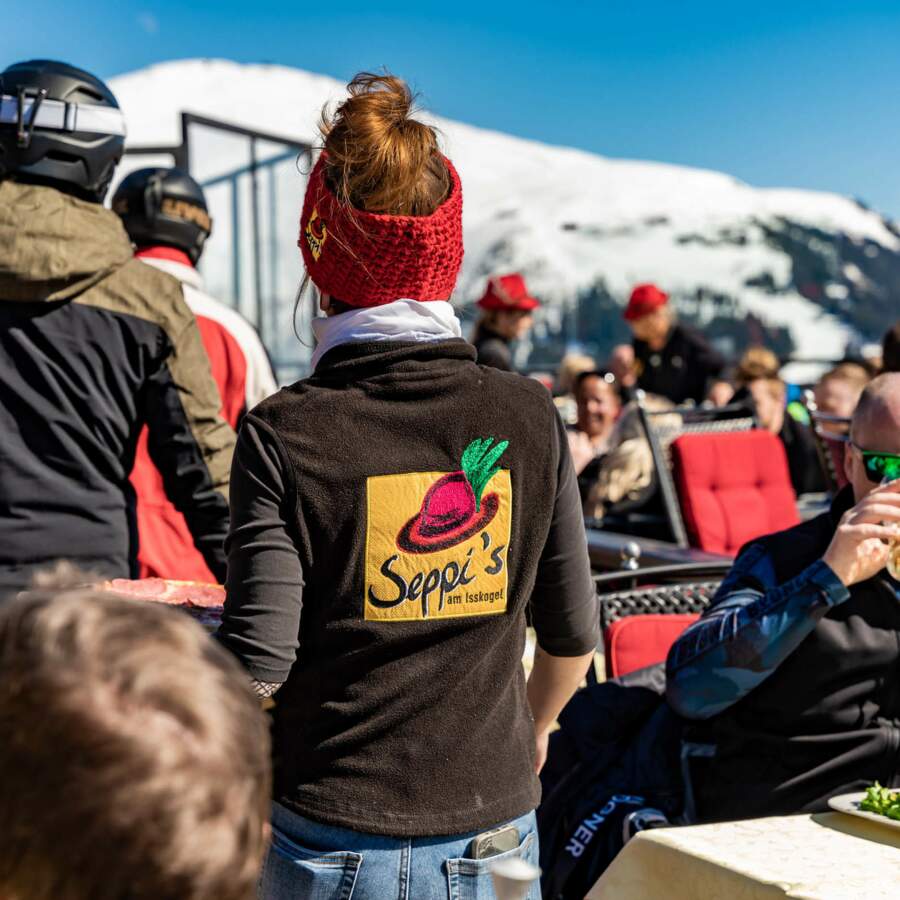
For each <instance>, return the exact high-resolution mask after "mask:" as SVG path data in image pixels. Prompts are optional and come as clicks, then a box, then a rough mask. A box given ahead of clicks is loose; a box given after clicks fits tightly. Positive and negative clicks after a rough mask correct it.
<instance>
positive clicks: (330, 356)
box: [311, 338, 476, 380]
mask: <svg viewBox="0 0 900 900" xmlns="http://www.w3.org/2000/svg"><path fill="white" fill-rule="evenodd" d="M475 357H476V352H475V348H474V347H473V346H472V345H471V344H470V343H469V342H468V341H466V340H463V339H462V338H451V339H450V340H446V341H415V342H409V341H397V342H394V341H372V342H363V341H360V342H354V343H350V344H341V345H340V346H338V347H335V348H334V349H332V350H329V351H328V352H327V353H326V354H325V355H324V356H323V357H322V358H321V359H320V360H319V364H318V365H317V366H316V370H315V372H314V373H313V375H312V376H311V377H312V379H314V380H317V379H319V378H326V379H331V378H346V379H348V380H351V379H357V378H360V377H364V376H366V375H379V374H382V373H389V372H391V371H403V370H412V369H415V368H417V367H419V366H420V365H421V364H423V363H426V364H430V365H435V364H437V365H440V364H441V363H442V362H447V361H449V362H472V363H474V362H475Z"/></svg>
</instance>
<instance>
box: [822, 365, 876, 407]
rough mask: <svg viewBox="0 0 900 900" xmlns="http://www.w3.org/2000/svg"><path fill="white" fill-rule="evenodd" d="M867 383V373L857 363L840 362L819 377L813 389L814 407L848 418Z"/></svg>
mask: <svg viewBox="0 0 900 900" xmlns="http://www.w3.org/2000/svg"><path fill="white" fill-rule="evenodd" d="M868 383H869V373H868V372H867V371H866V370H865V368H864V367H863V366H861V365H859V363H852V362H845V363H841V364H840V365H838V366H835V368H833V369H832V370H831V371H830V372H826V373H825V374H824V375H823V376H822V377H821V379H819V383H818V384H817V385H816V387H815V390H814V394H815V398H816V408H817V409H818V411H819V412H823V413H827V414H828V415H830V416H840V417H841V418H842V419H849V418H850V417H851V416H852V415H853V410H854V409H856V404H857V403H858V402H859V396H860V394H862V392H863V388H864V387H865V386H866V385H867V384H868Z"/></svg>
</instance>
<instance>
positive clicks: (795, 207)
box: [112, 60, 900, 357]
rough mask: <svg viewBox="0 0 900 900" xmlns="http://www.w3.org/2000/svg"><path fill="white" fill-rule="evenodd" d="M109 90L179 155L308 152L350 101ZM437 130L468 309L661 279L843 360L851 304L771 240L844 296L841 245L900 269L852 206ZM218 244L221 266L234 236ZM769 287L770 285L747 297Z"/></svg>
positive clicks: (321, 92) (292, 80) (195, 84)
mask: <svg viewBox="0 0 900 900" xmlns="http://www.w3.org/2000/svg"><path fill="white" fill-rule="evenodd" d="M112 88H113V90H114V91H115V93H116V95H117V97H118V99H119V101H120V103H121V105H122V108H123V109H124V111H125V114H126V117H127V120H128V127H129V135H128V140H129V143H130V145H132V146H134V145H151V144H160V143H169V142H177V141H178V140H179V120H178V114H179V113H180V112H181V111H190V112H194V113H199V114H202V115H206V116H210V117H214V118H217V119H223V120H226V121H229V122H233V123H236V124H240V125H244V126H247V127H251V128H255V129H259V130H262V131H266V132H270V133H274V134H279V135H283V136H286V137H292V138H294V139H300V140H304V141H312V140H313V139H314V137H315V123H316V120H317V116H318V114H319V111H320V110H321V108H322V105H323V104H324V103H326V102H329V101H334V100H337V99H339V98H341V97H342V96H343V93H344V86H343V85H342V84H341V83H339V82H337V81H335V80H333V79H330V78H326V77H322V76H318V75H313V74H310V73H307V72H303V71H300V70H297V69H290V68H285V67H278V66H257V65H240V64H237V63H232V62H227V61H221V60H186V61H180V62H171V63H164V64H160V65H156V66H152V67H150V68H147V69H143V70H140V71H137V72H133V73H130V74H127V75H123V76H120V77H118V78H115V79H113V81H112ZM433 121H434V123H435V124H436V125H437V126H438V128H439V129H440V131H441V133H442V135H443V137H444V147H445V150H446V152H447V154H448V155H449V156H451V157H452V159H453V160H454V163H455V164H456V166H457V168H458V169H459V172H460V175H461V177H462V181H463V191H464V226H465V240H466V257H465V263H464V268H463V274H462V277H461V279H460V282H459V287H458V290H457V294H456V299H457V300H458V301H460V302H465V301H469V300H472V299H474V298H475V297H476V296H477V295H478V293H479V291H480V290H481V287H482V285H483V281H484V278H485V276H486V275H488V274H489V273H491V272H494V271H497V270H508V269H519V270H521V271H523V272H524V273H525V274H526V276H527V277H528V280H529V283H530V284H531V285H532V286H533V289H534V290H535V292H536V293H537V294H538V295H539V296H541V297H542V298H544V299H545V300H547V301H549V304H550V306H551V307H555V308H556V309H557V310H558V309H559V308H560V307H561V306H562V305H563V304H566V303H570V302H572V301H573V299H574V297H575V296H576V295H577V294H578V293H579V292H580V291H583V290H585V289H588V288H590V287H591V286H593V285H594V284H595V283H596V282H597V281H598V279H602V280H603V282H605V285H606V287H607V288H608V289H609V291H610V292H611V293H612V294H613V295H614V296H616V297H617V298H620V299H624V297H625V296H626V295H627V292H628V290H629V289H630V287H631V286H632V285H633V284H634V283H636V282H638V281H647V280H652V281H657V282H658V283H660V284H661V285H663V286H665V288H666V289H668V290H670V291H671V292H673V294H674V295H675V297H676V298H679V297H680V296H684V297H685V298H687V297H689V296H690V295H693V294H694V293H695V292H696V290H697V289H698V288H703V289H705V290H707V291H710V292H715V293H719V294H725V295H728V296H729V297H732V298H734V299H735V300H736V301H737V303H738V305H739V308H740V309H742V310H745V311H748V312H754V313H756V314H757V315H759V316H760V317H761V318H762V319H763V320H765V321H766V322H769V323H772V324H784V325H788V326H789V327H790V329H791V333H792V337H793V339H794V342H795V344H796V347H797V352H798V355H802V356H813V357H822V356H840V354H841V353H842V351H843V349H844V345H845V343H846V341H847V340H848V338H849V337H851V336H852V335H853V334H854V330H855V329H854V322H853V315H852V309H851V308H850V307H851V306H852V303H851V302H850V301H846V302H845V303H844V308H843V309H842V310H841V311H840V312H839V316H840V317H839V316H838V315H835V314H834V309H832V312H831V313H828V312H825V311H823V308H822V306H821V305H820V304H819V303H818V302H814V301H811V300H809V299H806V298H805V297H804V296H801V294H800V293H799V292H798V290H797V289H796V288H795V286H794V284H793V283H792V278H793V277H794V276H793V274H792V273H794V265H795V261H794V260H793V259H792V257H791V255H789V254H788V253H787V252H785V250H784V249H782V248H780V247H779V246H777V242H773V240H772V231H773V230H776V231H778V230H783V229H784V228H785V227H786V225H785V223H790V224H792V225H796V226H799V227H800V228H801V229H808V230H810V233H813V232H814V233H815V234H816V235H819V237H816V238H812V239H810V240H809V241H808V243H809V245H810V247H811V252H814V253H815V252H821V253H822V254H824V255H823V258H824V259H826V260H827V261H829V263H828V264H829V265H830V266H831V267H832V268H835V265H836V268H835V274H834V278H835V279H836V281H835V284H833V285H825V293H826V294H827V296H830V297H831V296H833V297H844V298H846V297H847V296H848V291H850V293H851V294H852V291H851V290H850V289H852V287H853V283H854V279H855V280H856V281H857V282H859V281H860V279H862V281H866V276H865V275H864V274H863V273H861V272H860V271H859V270H858V269H853V268H849V267H848V266H846V265H844V266H843V267H842V266H841V263H840V259H838V261H837V263H836V264H835V263H834V257H835V252H834V249H833V247H831V236H843V237H842V238H841V240H842V241H844V242H845V243H846V242H849V245H851V246H856V245H859V246H860V247H865V248H866V255H867V256H872V255H877V254H878V253H879V252H883V253H887V254H889V255H890V256H892V257H893V256H900V238H898V236H897V234H896V233H895V231H894V230H893V228H892V227H890V226H889V225H888V223H886V222H885V221H884V220H883V219H882V218H881V217H880V216H879V215H878V214H877V213H874V212H871V211H868V210H866V209H864V208H862V207H861V206H860V205H858V204H857V203H856V202H854V201H852V200H850V199H848V198H845V197H841V196H837V195H833V194H827V193H819V192H812V191H799V190H786V189H778V190H771V189H759V188H753V187H750V186H748V185H746V184H743V183H742V182H740V181H738V180H736V179H734V178H731V177H729V176H727V175H723V174H720V173H717V172H710V171H703V170H698V169H690V168H685V167H679V166H672V165H664V164H659V163H648V162H631V161H624V160H612V159H607V158H604V157H601V156H597V155H594V154H590V153H586V152H582V151H578V150H572V149H567V148H560V147H552V146H548V145H544V144H540V143H536V142H533V141H526V140H522V139H519V138H514V137H510V136H508V135H504V134H500V133H497V132H493V131H487V130H484V129H479V128H474V127H472V126H468V125H464V124H460V123H457V122H452V121H449V120H445V119H440V118H434V120H433ZM202 148H203V149H202V152H201V153H197V152H194V157H193V160H192V162H196V163H197V164H198V165H199V166H200V167H201V169H202V171H200V172H199V175H200V176H201V177H204V178H206V177H210V176H213V175H216V174H219V173H221V172H223V171H225V170H227V169H228V168H230V167H232V166H234V165H236V164H239V163H240V162H241V160H240V159H239V158H238V157H239V156H240V154H241V153H245V152H246V151H245V149H241V148H237V149H236V146H235V142H232V145H231V146H229V145H228V141H227V140H226V139H219V138H216V139H210V140H208V141H206V142H205V143H203V144H202ZM192 152H193V148H192ZM235 154H237V156H235ZM141 163H142V164H144V161H141ZM289 177H290V178H292V179H295V183H293V184H290V185H289V186H288V187H287V188H285V189H284V193H285V196H286V197H287V198H289V199H290V204H289V205H290V206H291V207H292V208H291V209H289V210H287V211H283V212H282V213H281V215H283V216H284V218H283V222H284V223H285V224H284V232H285V233H282V228H281V225H280V224H279V226H278V228H277V232H278V234H277V235H273V236H272V238H273V239H274V240H277V241H278V242H283V245H284V253H285V254H296V252H297V251H296V248H295V241H296V232H295V228H296V218H297V212H298V211H299V197H300V196H301V194H302V188H303V176H302V174H301V173H298V172H297V171H296V170H295V169H293V168H292V170H291V172H290V175H289ZM279 190H282V189H279ZM294 198H296V205H294V203H295V201H294ZM288 213H290V215H288ZM219 218H220V220H221V218H222V217H221V216H220V217H219ZM281 221H282V219H281V218H279V223H280V222H281ZM292 227H293V229H294V230H293V231H292ZM804 233H805V231H804ZM822 235H824V237H822ZM215 237H217V238H219V239H220V242H221V243H220V246H219V248H218V252H219V254H220V262H221V263H222V264H224V263H225V260H226V258H227V251H228V247H227V246H226V245H225V243H224V240H225V237H226V236H225V235H223V234H217V235H215ZM818 245H822V246H821V247H818ZM817 248H818V249H817ZM873 248H874V249H873ZM761 277H762V278H763V279H767V280H768V282H769V285H770V286H769V288H767V289H763V288H761V287H759V286H757V287H748V286H747V285H746V284H745V282H746V281H747V280H748V279H749V280H752V281H754V283H757V284H758V283H759V280H760V278H761ZM869 280H871V279H869ZM848 285H849V289H848ZM869 287H871V285H869ZM286 299H287V300H292V298H286ZM832 307H833V304H832ZM551 319H552V311H551Z"/></svg>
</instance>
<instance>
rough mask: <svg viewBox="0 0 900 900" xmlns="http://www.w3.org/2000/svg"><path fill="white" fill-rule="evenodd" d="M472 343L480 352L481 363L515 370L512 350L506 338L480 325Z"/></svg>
mask: <svg viewBox="0 0 900 900" xmlns="http://www.w3.org/2000/svg"><path fill="white" fill-rule="evenodd" d="M472 343H474V344H475V350H476V351H477V353H478V364H479V365H481V366H490V367H491V368H492V369H500V371H502V372H512V371H514V369H513V358H512V350H511V349H510V346H509V341H508V340H506V338H504V337H501V336H500V335H499V334H497V333H496V332H494V331H491V330H490V329H489V328H486V327H485V326H484V325H480V326H479V327H478V331H477V333H476V334H475V337H474V338H473V341H472Z"/></svg>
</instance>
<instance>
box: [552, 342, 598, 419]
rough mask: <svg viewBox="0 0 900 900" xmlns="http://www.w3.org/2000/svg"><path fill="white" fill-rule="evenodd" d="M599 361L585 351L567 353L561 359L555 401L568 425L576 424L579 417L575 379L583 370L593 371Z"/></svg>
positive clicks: (555, 386) (561, 416) (555, 388)
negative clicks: (584, 352)
mask: <svg viewBox="0 0 900 900" xmlns="http://www.w3.org/2000/svg"><path fill="white" fill-rule="evenodd" d="M596 368H597V363H596V362H594V360H593V359H592V358H591V357H590V356H585V354H583V353H567V354H566V355H565V356H564V357H563V358H562V360H560V363H559V368H558V369H557V370H556V383H555V384H554V386H553V403H554V405H555V406H556V409H557V411H558V412H559V416H560V418H561V419H562V420H563V422H564V423H565V424H566V425H574V424H575V419H576V418H577V410H576V405H575V380H576V379H577V378H578V376H579V375H580V374H581V373H582V372H593V371H595V370H596Z"/></svg>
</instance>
